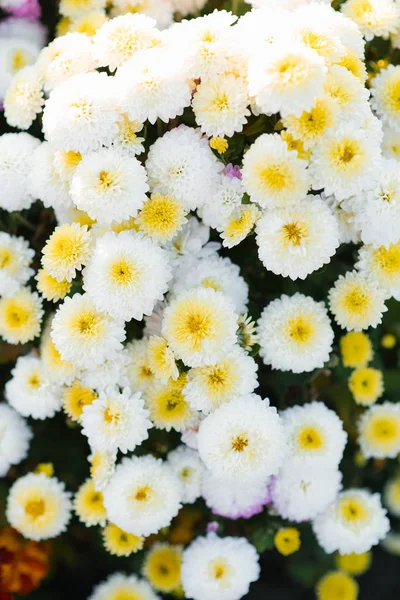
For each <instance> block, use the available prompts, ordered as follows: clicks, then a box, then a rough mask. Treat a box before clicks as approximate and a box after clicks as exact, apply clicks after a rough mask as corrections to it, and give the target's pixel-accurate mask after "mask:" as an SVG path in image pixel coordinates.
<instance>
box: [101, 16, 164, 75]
mask: <svg viewBox="0 0 400 600" xmlns="http://www.w3.org/2000/svg"><path fill="white" fill-rule="evenodd" d="M154 26H155V21H154V20H153V19H150V18H149V17H147V16H145V15H143V14H129V13H128V14H126V15H123V16H120V17H116V18H115V19H111V20H110V21H108V22H107V23H105V24H104V25H103V26H102V27H101V28H100V29H99V30H98V31H97V32H96V35H95V36H94V38H93V41H94V55H95V57H96V60H97V64H98V65H99V66H100V67H108V68H109V69H110V71H115V69H116V68H117V67H120V66H121V65H122V64H124V63H125V62H126V61H127V60H129V59H130V58H132V56H134V55H135V54H136V53H137V52H139V51H140V50H144V49H145V48H150V47H151V46H152V45H153V43H154V42H155V41H157V39H158V36H159V34H158V32H157V30H156V29H155V27H154Z"/></svg>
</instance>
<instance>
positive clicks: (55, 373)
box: [40, 319, 79, 385]
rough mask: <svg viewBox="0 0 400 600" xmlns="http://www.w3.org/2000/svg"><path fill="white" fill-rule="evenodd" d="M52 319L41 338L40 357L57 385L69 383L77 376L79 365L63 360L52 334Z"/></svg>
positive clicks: (47, 375)
mask: <svg viewBox="0 0 400 600" xmlns="http://www.w3.org/2000/svg"><path fill="white" fill-rule="evenodd" d="M50 331H51V319H50V320H49V321H48V323H47V324H46V328H45V330H44V332H43V334H42V337H41V340H40V358H41V361H42V364H43V369H44V372H45V374H46V377H47V378H48V379H49V380H50V381H51V382H52V383H53V384H56V385H63V384H66V385H69V384H70V383H72V381H73V379H74V378H75V377H76V376H77V374H78V371H79V367H78V366H76V365H73V364H72V363H70V362H68V361H66V360H63V359H62V358H61V355H60V353H59V351H58V350H57V348H56V347H55V345H54V342H53V340H52V339H51V336H50Z"/></svg>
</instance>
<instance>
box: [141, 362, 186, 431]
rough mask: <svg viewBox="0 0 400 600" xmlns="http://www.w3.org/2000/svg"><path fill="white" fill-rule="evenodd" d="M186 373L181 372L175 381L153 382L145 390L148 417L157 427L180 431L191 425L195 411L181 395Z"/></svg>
mask: <svg viewBox="0 0 400 600" xmlns="http://www.w3.org/2000/svg"><path fill="white" fill-rule="evenodd" d="M186 381H187V375H186V373H182V374H181V375H180V376H179V377H178V379H177V380H176V381H173V380H172V379H171V380H169V381H168V383H166V384H165V385H162V384H155V385H154V386H152V388H151V389H150V390H148V392H147V408H148V409H149V411H150V418H151V420H152V421H153V423H154V425H155V426H156V427H158V428H159V429H166V430H167V431H170V430H171V429H175V430H176V431H182V430H183V429H187V428H188V427H190V425H192V423H193V420H194V417H195V413H194V411H193V410H192V409H191V408H190V404H189V403H188V402H187V401H186V399H185V396H184V395H183V388H184V387H185V385H186Z"/></svg>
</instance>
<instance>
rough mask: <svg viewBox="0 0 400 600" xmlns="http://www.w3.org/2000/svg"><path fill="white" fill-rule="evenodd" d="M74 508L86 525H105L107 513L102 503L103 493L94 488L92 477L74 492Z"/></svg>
mask: <svg viewBox="0 0 400 600" xmlns="http://www.w3.org/2000/svg"><path fill="white" fill-rule="evenodd" d="M74 510H75V512H76V514H77V516H78V518H79V520H80V521H82V523H85V525H86V527H91V526H92V525H102V526H104V525H105V523H106V516H107V515H106V509H105V508H104V505H103V494H102V493H101V492H98V491H97V490H96V488H95V486H94V483H93V480H92V479H87V480H86V481H85V482H84V483H83V484H82V485H81V487H80V488H79V490H78V491H77V492H76V494H75V498H74Z"/></svg>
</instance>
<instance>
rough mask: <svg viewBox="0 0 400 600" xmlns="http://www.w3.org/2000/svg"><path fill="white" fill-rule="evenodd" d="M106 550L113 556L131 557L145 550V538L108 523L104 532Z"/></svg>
mask: <svg viewBox="0 0 400 600" xmlns="http://www.w3.org/2000/svg"><path fill="white" fill-rule="evenodd" d="M102 536H103V544H104V548H105V549H106V550H107V552H109V553H110V554H112V555H113V556H130V555H131V554H134V553H135V552H139V550H142V549H143V544H144V537H142V536H138V535H133V533H128V532H127V531H124V530H123V529H121V528H120V527H118V526H117V525H114V523H108V524H107V525H106V526H105V528H104V529H103V531H102Z"/></svg>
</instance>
